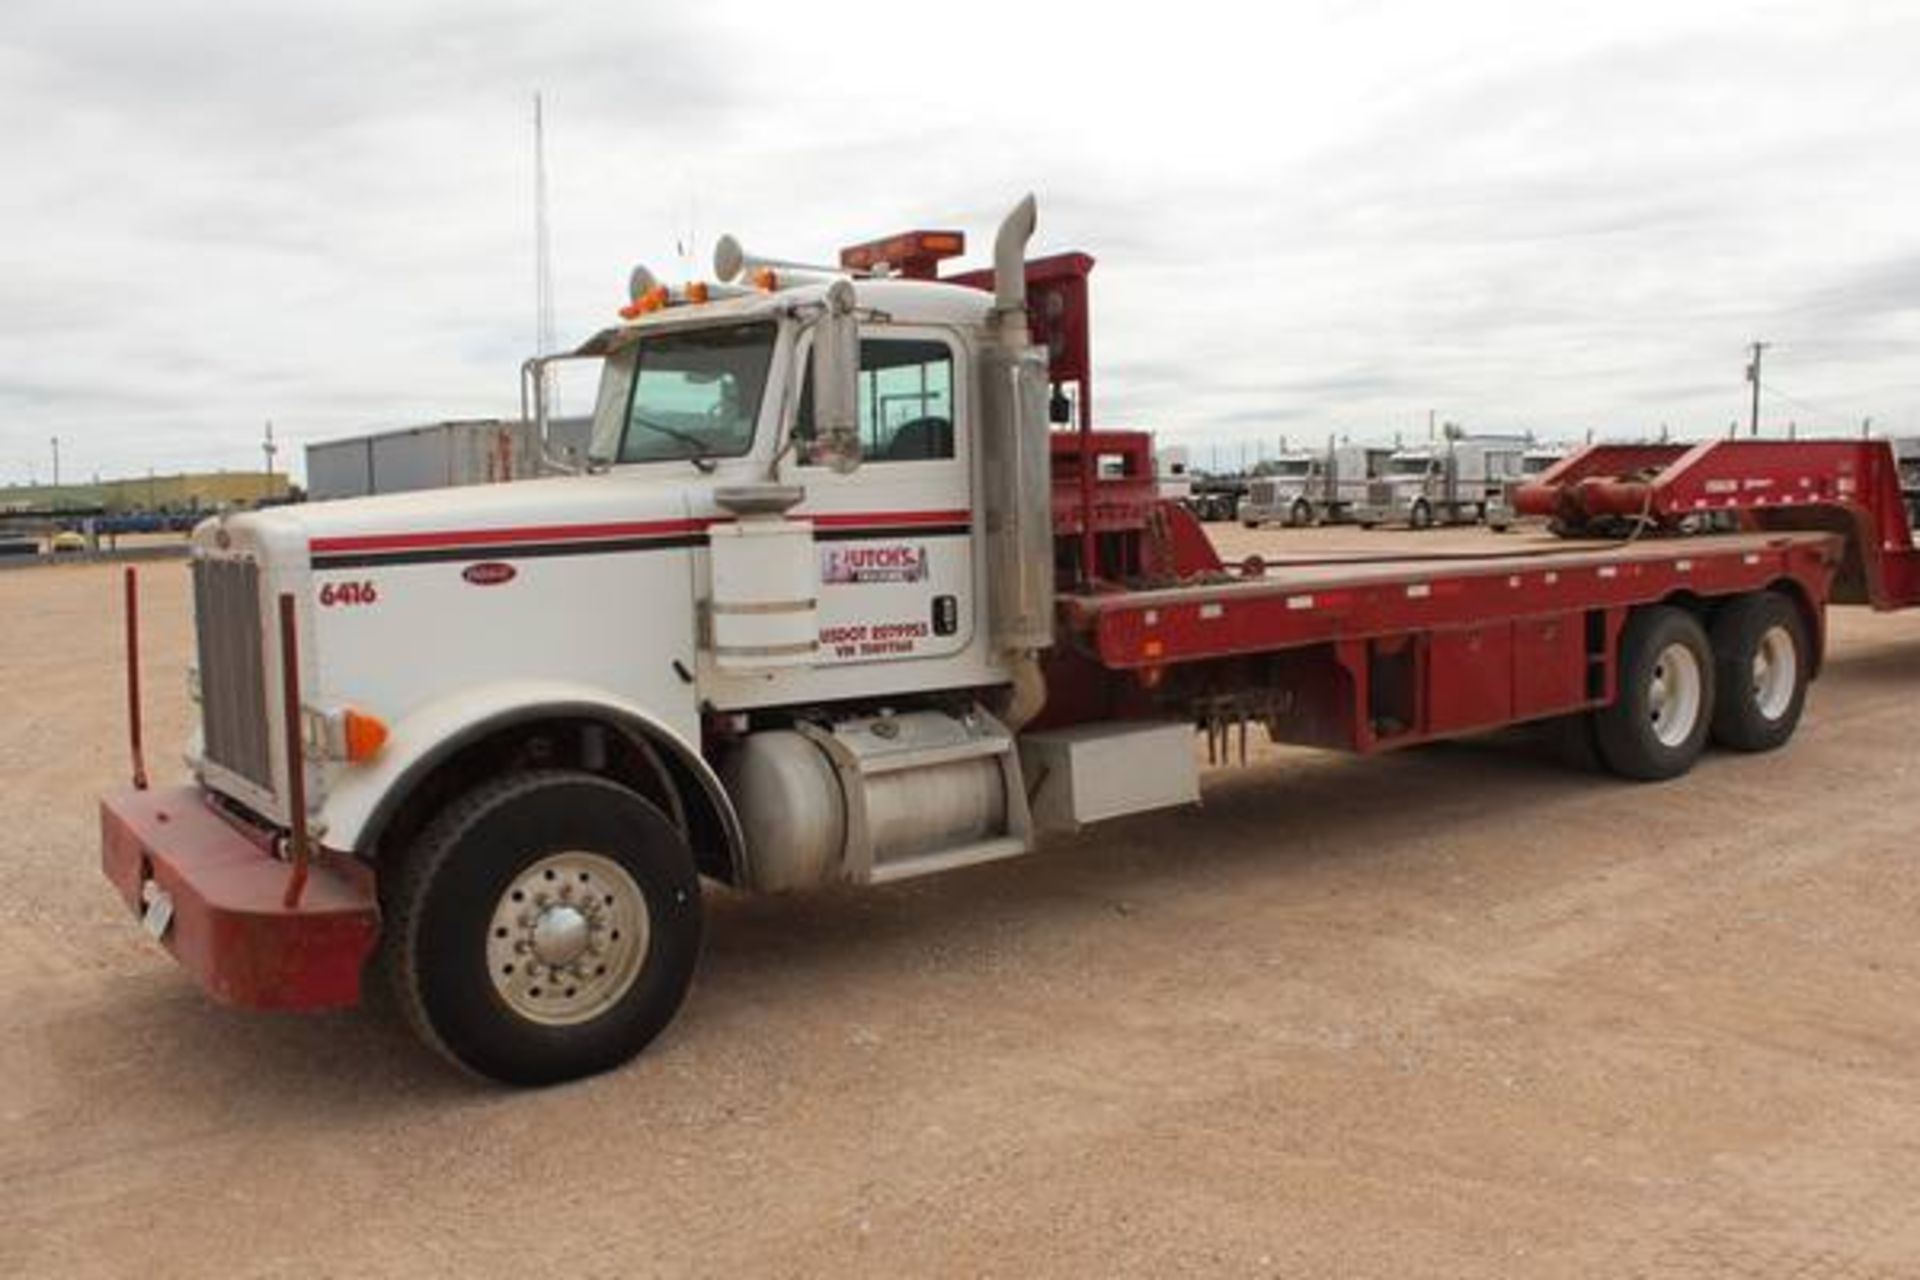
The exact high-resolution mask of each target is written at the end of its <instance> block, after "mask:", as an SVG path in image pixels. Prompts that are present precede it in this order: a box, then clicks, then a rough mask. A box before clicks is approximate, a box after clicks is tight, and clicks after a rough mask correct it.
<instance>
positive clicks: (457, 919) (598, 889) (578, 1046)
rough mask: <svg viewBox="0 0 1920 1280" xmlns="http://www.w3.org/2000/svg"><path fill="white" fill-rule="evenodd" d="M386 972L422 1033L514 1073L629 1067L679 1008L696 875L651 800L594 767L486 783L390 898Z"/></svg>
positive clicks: (692, 936)
mask: <svg viewBox="0 0 1920 1280" xmlns="http://www.w3.org/2000/svg"><path fill="white" fill-rule="evenodd" d="M388 901H389V905H390V911H391V917H390V919H389V921H388V923H387V944H388V949H389V955H388V959H389V968H390V972H391V975H392V978H393V982H394V986H395V989H396V992H397V994H398V996H399V1003H400V1006H401V1008H402V1010H404V1011H405V1013H406V1016H407V1020H408V1021H409V1022H410V1023H412V1025H413V1027H414V1030H415V1031H416V1032H418V1033H419V1035H420V1036H421V1038H422V1039H423V1040H425V1041H426V1042H427V1043H428V1044H430V1045H432V1046H433V1047H434V1048H436V1049H438V1050H439V1051H440V1052H441V1053H443V1054H445V1055H446V1056H447V1057H449V1058H451V1059H452V1060H453V1061H454V1062H456V1063H458V1064H459V1065H461V1066H463V1067H465V1068H467V1069H468V1070H470V1071H473V1072H475V1073H477V1074H479V1075H483V1076H489V1077H491V1078H493V1079H495V1080H499V1081H502V1082H504V1083H507V1084H523V1085H537V1084H552V1083H556V1082H558V1081H562V1080H571V1079H575V1078H577V1077H580V1076H586V1075H592V1074H594V1073H596V1072H600V1071H605V1070H607V1069H609V1068H611V1067H616V1066H619V1065H620V1064H621V1063H623V1062H625V1061H627V1059H629V1058H631V1057H632V1056H633V1055H634V1054H636V1053H638V1052H639V1051H640V1050H641V1049H643V1048H644V1047H646V1045H647V1044H648V1042H649V1041H651V1040H652V1039H653V1038H654V1037H655V1036H656V1035H658V1034H659V1033H660V1032H661V1030H662V1029H664V1028H665V1027H666V1025H667V1023H668V1022H669V1021H671V1020H672V1018H673V1015H674V1013H675V1011H677V1010H678V1009H679V1007H680V1003H681V1001H682V999H683V998H684V997H685V996H686V992H687V987H688V984H689V983H690V982H691V980H692V977H693V968H694V962H695V960H696V959H697V958H698V955H699V950H700V928H701V912H700V882H699V877H698V875H697V873H696V872H695V870H694V865H693V857H692V854H691V853H690V851H689V850H688V848H687V844H686V841H685V840H684V839H683V838H682V836H681V834H680V832H679V831H678V830H677V829H676V828H675V827H674V826H673V824H672V823H671V822H669V821H668V820H667V818H666V817H665V816H664V815H663V814H662V813H661V812H660V811H659V810H658V809H656V808H654V806H653V805H651V804H649V803H647V802H646V801H645V800H644V799H642V798H641V797H639V796H638V795H636V794H634V793H633V792H631V791H629V790H627V789H626V788H625V787H622V786H619V785H618V784H616V783H613V782H610V781H608V780H606V779H605V778H600V777H596V776H594V775H592V774H586V773H574V772H568V771H559V770H553V771H541V772H535V773H523V774H515V775H511V776H508V777H505V778H502V779H499V780H498V781H495V782H492V783H488V784H486V785H483V786H481V787H479V788H478V789H476V790H474V791H472V792H470V793H469V794H468V795H466V796H465V797H464V798H462V799H460V800H458V801H456V802H455V803H453V804H452V805H450V806H449V807H448V808H447V809H446V810H445V811H444V812H443V813H442V814H441V815H440V816H439V817H438V818H437V819H435V820H434V821H433V822H432V823H431V824H429V826H428V827H427V829H426V831H425V832H424V833H423V834H422V835H421V837H420V839H419V840H418V841H417V842H416V843H415V845H414V846H413V848H412V849H411V850H410V851H409V852H408V854H407V856H406V859H405V861H404V863H403V864H402V867H401V871H400V876H399V880H398V882H397V883H396V885H395V886H394V890H393V892H392V893H391V895H390V896H389V898H388Z"/></svg>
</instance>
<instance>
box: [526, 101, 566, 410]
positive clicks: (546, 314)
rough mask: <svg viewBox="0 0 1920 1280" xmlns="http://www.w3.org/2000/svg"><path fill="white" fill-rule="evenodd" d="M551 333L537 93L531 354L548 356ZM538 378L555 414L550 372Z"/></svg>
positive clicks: (543, 133) (541, 112)
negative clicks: (544, 383)
mask: <svg viewBox="0 0 1920 1280" xmlns="http://www.w3.org/2000/svg"><path fill="white" fill-rule="evenodd" d="M553 347H554V332H553V234H552V230H551V228H550V227H549V226H548V223H547V122H546V103H545V101H544V100H543V98H542V95H541V94H540V93H538V92H537V91H536V92H535V93H534V95H533V353H534V354H535V355H536V356H544V355H551V354H552V353H553ZM540 377H541V379H542V380H543V381H545V382H546V383H547V386H546V387H545V388H544V389H545V391H546V392H547V403H548V404H549V405H550V406H551V407H552V409H553V410H554V411H558V409H559V407H560V404H559V401H558V400H557V399H555V398H554V395H553V391H554V388H553V384H552V377H553V373H552V371H551V370H549V369H546V368H544V367H543V368H542V369H541V371H540Z"/></svg>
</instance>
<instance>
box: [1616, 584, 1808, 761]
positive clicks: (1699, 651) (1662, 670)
mask: <svg viewBox="0 0 1920 1280" xmlns="http://www.w3.org/2000/svg"><path fill="white" fill-rule="evenodd" d="M1811 670H1812V668H1811V652H1810V648H1809V645H1808V639H1807V628H1806V623H1805V621H1804V620H1803V619H1802V618H1801V616H1800V611H1799V610H1798V609H1797V608H1795V607H1794V605H1793V602H1792V601H1790V600H1788V599H1787V598H1786V597H1784V596H1782V595H1780V594H1779V593H1777V592H1772V591H1765V592H1758V593H1755V594H1753V595H1747V596H1740V597H1738V598H1736V599H1734V600H1731V601H1729V602H1728V603H1727V604H1726V605H1724V606H1723V607H1722V608H1721V609H1720V611H1719V613H1718V614H1717V615H1716V616H1715V617H1714V620H1713V627H1712V631H1711V633H1709V631H1708V630H1707V629H1706V628H1705V627H1703V626H1702V625H1701V624H1700V621H1699V619H1697V618H1696V617H1694V615H1693V614H1691V613H1689V612H1687V611H1686V610H1684V609H1679V608H1675V607H1673V606H1671V605H1660V606H1657V607H1653V608H1646V609H1638V610H1635V611H1634V614H1633V616H1632V617H1631V618H1629V619H1628V621H1627V625H1626V629H1625V630H1624V631H1623V632H1622V633H1621V636H1620V662H1619V681H1618V690H1617V692H1616V694H1615V697H1614V700H1613V704H1612V705H1611V706H1608V707H1603V708H1601V709H1600V710H1598V711H1596V712H1594V713H1593V718H1592V730H1593V745H1594V749H1595V751H1596V753H1597V754H1598V755H1599V757H1600V760H1601V762H1602V763H1604V764H1605V765H1606V766H1607V768H1609V769H1611V770H1612V771H1613V772H1614V773H1617V774H1620V775H1621V776H1623V777H1628V778H1637V779H1641V780H1644V781H1659V780H1662V779H1666V778H1674V777H1678V776H1679V775H1681V774H1683V773H1685V772H1686V771H1687V770H1688V769H1690V768H1692V767H1693V763H1694V761H1695V760H1697V759H1699V758H1700V753H1701V752H1702V751H1703V750H1705V748H1706V745H1707V740H1708V739H1709V737H1711V738H1712V739H1713V741H1715V742H1717V743H1719V744H1720V745H1721V746H1724V747H1730V748H1733V749H1734V750H1738V751H1770V750H1772V749H1773V748H1775V747H1778V746H1780V745H1781V744H1782V743H1784V742H1786V740H1787V739H1788V738H1791V737H1792V736H1793V731H1794V729H1795V728H1796V727H1797V726H1798V725H1799V723H1800V713H1801V710H1802V709H1803V708H1804V706H1805V705H1806V697H1807V679H1808V676H1809V674H1810V673H1811Z"/></svg>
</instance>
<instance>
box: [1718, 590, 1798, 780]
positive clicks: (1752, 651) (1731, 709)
mask: <svg viewBox="0 0 1920 1280" xmlns="http://www.w3.org/2000/svg"><path fill="white" fill-rule="evenodd" d="M1712 639H1713V657H1714V666H1715V676H1716V684H1717V686H1718V688H1719V693H1720V696H1719V700H1718V702H1717V704H1716V705H1715V707H1714V711H1713V740H1714V741H1715V742H1718V743H1719V744H1720V745H1721V746H1723V747H1731V748H1732V749H1734V750H1735V751H1772V750H1773V749H1774V748H1775V747H1778V746H1781V745H1782V744H1784V743H1785V742H1786V740H1787V739H1788V738H1791V737H1792V736H1793V731H1794V729H1795V728H1797V727H1798V726H1799V724H1800V712H1801V710H1802V709H1803V708H1804V707H1805V706H1806V701H1807V676H1808V673H1809V672H1810V671H1811V669H1812V663H1811V661H1810V657H1811V655H1810V653H1809V652H1808V650H1809V645H1808V644H1807V625H1806V622H1805V621H1804V620H1802V618H1801V617H1800V611H1799V610H1798V609H1796V608H1794V606H1793V602H1792V601H1790V600H1788V599H1787V598H1786V597H1785V596H1782V595H1780V594H1779V593H1778V592H1774V591H1764V592H1761V593H1759V594H1757V595H1751V596H1742V597H1741V598H1740V599H1738V600H1735V601H1733V602H1732V603H1730V604H1728V605H1727V606H1726V608H1724V609H1722V610H1721V611H1720V616H1719V617H1717V618H1715V619H1714V620H1713V637H1712Z"/></svg>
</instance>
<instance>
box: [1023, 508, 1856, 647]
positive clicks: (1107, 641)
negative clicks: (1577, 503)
mask: <svg viewBox="0 0 1920 1280" xmlns="http://www.w3.org/2000/svg"><path fill="white" fill-rule="evenodd" d="M1487 536H1488V537H1489V538H1492V537H1494V536H1495V535H1487ZM1840 545H1841V544H1840V540H1839V539H1838V538H1837V537H1835V536H1833V535H1831V534H1822V533H1780V534H1717V535H1705V536H1699V537H1691V538H1677V539H1676V538H1660V539H1647V540H1644V541H1640V542H1626V543H1623V542H1605V541H1598V540H1595V541H1582V542H1570V541H1568V540H1565V539H1561V538H1556V537H1553V536H1551V535H1548V534H1546V533H1544V532H1542V533H1539V534H1536V535H1522V536H1520V537H1517V538H1516V537H1513V536H1512V535H1507V536H1505V537H1502V538H1501V539H1500V542H1499V545H1498V547H1497V548H1490V549H1489V550H1488V551H1487V552H1486V553H1484V554H1477V553H1473V552H1463V551H1446V552H1439V553H1434V554H1419V553H1412V554H1405V555H1401V554H1387V555H1381V554H1367V553H1355V554H1352V555H1342V554H1340V553H1332V554H1329V555H1328V556H1327V557H1325V558H1318V559H1311V560H1309V559H1299V560H1294V559H1283V560H1266V561H1265V562H1264V565H1263V567H1262V570H1261V571H1260V572H1259V573H1257V574H1252V575H1246V576H1239V577H1235V578H1233V579H1230V580H1225V581H1206V582H1196V583H1187V584H1181V585H1178V586H1168V587H1162V588H1155V589H1149V590H1138V591H1125V592H1115V593H1110V594H1100V595H1072V596H1066V597H1063V598H1062V601H1061V608H1062V612H1063V614H1064V615H1065V617H1066V619H1067V620H1068V623H1069V626H1070V627H1071V628H1072V630H1073V631H1074V632H1075V634H1077V635H1079V636H1082V637H1084V639H1085V640H1086V641H1088V642H1090V651H1091V652H1092V653H1094V654H1096V655H1097V656H1098V658H1099V660H1100V662H1101V664H1102V665H1104V666H1107V667H1110V668H1114V669H1131V668H1139V667H1147V666H1155V665H1165V664H1169V663H1176V662H1184V661H1201V660H1205V659H1209V658H1218V657H1224V656H1231V655H1237V654H1254V653H1262V652H1268V651H1272V650H1276V649H1284V648H1291V647H1294V646H1298V645H1304V644H1312V643H1316V642H1322V641H1327V640H1332V639H1337V638H1343V637H1347V638H1364V637H1371V636H1379V635H1385V634H1392V633H1396V632H1406V631H1411V630H1417V629H1424V628H1435V627H1444V628H1460V627H1481V626H1486V625H1489V624H1495V623H1503V622H1511V621H1514V620H1518V619H1523V618H1535V617H1540V616H1554V615H1562V614H1566V613H1569V612H1576V611H1578V612H1584V611H1587V610H1593V609H1612V608H1626V607H1630V606H1632V605H1635V604H1643V603H1647V602H1649V601H1653V600H1659V599H1661V598H1664V597H1666V596H1668V595H1671V594H1673V593H1675V592H1690V593H1696V594H1702V595H1705V594H1713V595H1720V594H1731V593H1735V592H1742V591H1754V590H1760V589H1763V588H1765V587H1767V586H1768V585H1770V584H1772V583H1774V582H1777V581H1780V580H1788V581H1794V582H1797V583H1799V584H1800V585H1801V587H1802V588H1803V589H1804V590H1805V591H1806V593H1807V598H1808V601H1809V603H1814V602H1818V601H1820V600H1822V599H1824V590H1822V589H1819V585H1818V584H1824V581H1825V579H1826V577H1827V576H1828V575H1830V574H1831V572H1832V570H1833V568H1834V567H1835V566H1837V564H1838V557H1839V552H1840ZM1815 612H1816V613H1817V612H1818V610H1817V609H1815Z"/></svg>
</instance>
